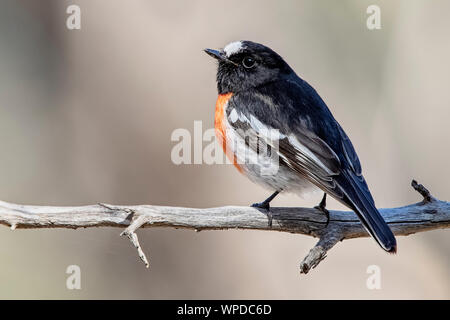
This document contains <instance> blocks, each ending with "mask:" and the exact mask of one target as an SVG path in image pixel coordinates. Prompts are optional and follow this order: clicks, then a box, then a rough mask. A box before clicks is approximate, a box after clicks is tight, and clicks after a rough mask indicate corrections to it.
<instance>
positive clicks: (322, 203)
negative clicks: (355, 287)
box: [314, 193, 330, 228]
mask: <svg viewBox="0 0 450 320" xmlns="http://www.w3.org/2000/svg"><path fill="white" fill-rule="evenodd" d="M326 206H327V194H326V193H324V194H323V198H322V201H320V203H319V205H318V206H315V207H314V208H315V209H317V210H320V211H322V212H323V213H325V216H326V217H327V223H326V224H325V228H326V227H328V223H329V222H330V212H329V211H328V210H327V208H325V207H326Z"/></svg>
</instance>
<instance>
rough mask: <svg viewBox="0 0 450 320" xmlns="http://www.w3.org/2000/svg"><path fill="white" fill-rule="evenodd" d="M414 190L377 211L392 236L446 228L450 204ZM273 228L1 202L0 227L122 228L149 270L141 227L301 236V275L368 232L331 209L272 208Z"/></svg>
mask: <svg viewBox="0 0 450 320" xmlns="http://www.w3.org/2000/svg"><path fill="white" fill-rule="evenodd" d="M411 185H412V187H413V188H414V189H415V190H416V191H417V192H419V193H420V194H421V195H422V196H423V201H421V202H418V203H415V204H411V205H408V206H403V207H398V208H387V209H380V213H381V214H382V215H383V217H384V219H385V220H386V222H387V223H388V224H389V226H390V227H391V229H392V231H393V232H394V233H395V234H396V235H409V234H412V233H416V232H422V231H428V230H433V229H444V228H449V227H450V203H449V202H446V201H440V200H438V199H436V198H434V197H433V196H432V195H431V194H430V192H429V191H428V190H427V189H426V188H425V187H424V186H422V185H420V184H418V183H417V182H416V181H414V180H413V181H412V184H411ZM271 212H272V216H273V221H274V223H273V225H272V227H269V226H268V223H267V217H266V216H265V215H263V214H262V213H261V212H259V210H258V209H256V208H251V207H235V206H227V207H217V208H207V209H195V208H182V207H165V206H152V205H135V206H115V205H108V204H97V205H90V206H80V207H54V206H30V205H19V204H13V203H8V202H3V201H0V224H3V225H7V226H10V227H11V229H12V230H14V229H17V228H73V229H76V228H80V227H83V228H90V227H125V230H124V231H123V232H122V233H121V235H125V236H127V237H128V238H129V239H130V241H131V242H132V244H133V245H134V246H135V247H136V249H137V250H138V254H139V257H140V258H141V260H142V261H143V262H144V263H145V265H146V267H148V266H149V263H148V260H147V258H146V256H145V254H144V252H143V250H142V249H141V246H140V244H139V241H138V238H137V235H136V230H137V229H139V228H145V227H173V228H188V229H195V230H197V231H200V230H222V229H254V230H272V231H282V232H290V233H298V234H304V235H308V236H312V237H316V238H319V241H318V242H317V244H316V245H315V246H314V247H313V248H312V249H311V250H310V251H309V253H308V254H307V256H306V257H305V258H304V259H303V261H302V262H301V263H300V272H301V273H305V274H306V273H308V272H309V271H310V270H311V269H312V268H315V267H316V266H317V265H318V264H319V263H320V262H321V261H322V260H323V259H324V258H325V257H326V254H327V252H328V251H329V250H330V249H331V248H332V247H333V246H334V245H335V244H336V243H338V242H339V241H342V240H345V239H352V238H359V237H367V236H369V235H368V233H367V232H366V230H365V229H364V228H363V226H362V225H361V223H360V222H359V220H358V218H357V217H356V215H355V214H354V213H353V212H351V211H334V210H330V211H329V216H330V219H329V221H328V223H327V218H326V216H325V214H324V213H323V212H322V211H320V210H318V209H316V208H271Z"/></svg>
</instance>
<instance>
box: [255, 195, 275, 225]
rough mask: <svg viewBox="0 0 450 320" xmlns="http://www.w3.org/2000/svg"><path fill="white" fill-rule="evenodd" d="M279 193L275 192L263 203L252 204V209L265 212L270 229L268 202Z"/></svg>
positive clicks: (270, 216)
mask: <svg viewBox="0 0 450 320" xmlns="http://www.w3.org/2000/svg"><path fill="white" fill-rule="evenodd" d="M280 192H281V190H280V191H278V190H277V191H275V192H274V193H273V194H272V195H271V196H270V197H268V198H267V199H266V200H264V201H263V202H258V203H254V204H252V207H253V208H259V209H264V210H267V213H266V215H267V219H268V220H269V221H268V225H269V227H272V212H270V201H272V200H273V199H274V198H275V197H276V196H277V195H278V194H279V193H280Z"/></svg>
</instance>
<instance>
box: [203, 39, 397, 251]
mask: <svg viewBox="0 0 450 320" xmlns="http://www.w3.org/2000/svg"><path fill="white" fill-rule="evenodd" d="M205 52H206V53H207V54H209V55H210V56H212V57H214V58H215V59H217V61H218V71H217V88H218V92H219V97H218V99H217V103H216V114H215V129H216V135H217V138H218V140H219V141H220V142H221V143H222V146H223V147H224V150H225V152H226V153H227V155H228V157H229V158H230V159H231V160H232V161H233V163H234V164H235V166H236V167H237V168H238V169H239V171H241V172H242V173H243V174H245V175H246V176H247V177H249V178H250V179H251V180H252V181H254V182H256V183H258V184H261V185H263V186H264V187H266V188H269V189H271V190H272V191H273V192H274V193H273V194H272V195H271V196H270V197H269V198H267V199H266V200H265V201H263V202H261V203H256V204H254V205H253V206H255V207H258V208H261V209H264V210H267V212H270V201H271V200H272V199H273V198H275V197H276V195H278V194H279V193H280V192H294V193H297V194H302V193H305V192H307V191H309V190H310V189H311V188H314V186H315V187H318V188H320V189H322V190H323V191H324V197H323V199H322V202H321V204H320V205H319V207H320V208H321V209H322V210H323V211H324V212H327V211H326V209H325V201H326V195H327V194H329V195H331V196H332V197H333V198H335V199H336V200H338V201H339V202H341V203H342V204H344V205H345V206H347V207H348V208H350V209H351V210H353V211H354V212H355V213H356V215H357V216H358V218H359V219H360V220H361V222H362V224H363V226H364V227H365V228H366V230H367V231H368V232H369V234H370V235H371V236H372V237H373V238H374V239H375V240H376V241H377V242H378V244H379V245H380V246H381V247H382V248H383V249H384V250H386V251H388V252H391V253H395V252H396V248H397V245H396V239H395V237H394V234H393V233H392V231H391V229H390V228H389V226H388V225H387V224H386V222H385V221H384V219H383V217H382V216H381V215H380V213H379V211H378V210H377V208H376V206H375V202H374V200H373V197H372V195H371V193H370V191H369V188H368V186H367V183H366V181H365V179H364V177H363V175H362V173H361V164H360V161H359V159H358V156H357V154H356V151H355V149H354V147H353V145H352V143H351V141H350V139H349V138H348V136H347V134H346V133H345V132H344V130H343V129H342V127H341V126H340V125H339V123H338V122H337V121H336V120H335V119H334V117H333V115H332V114H331V112H330V110H329V109H328V107H327V105H326V104H325V102H324V101H323V100H322V99H321V97H320V96H319V95H318V94H317V92H316V91H315V90H314V89H313V88H312V87H311V86H310V85H309V84H308V83H307V82H306V81H304V80H303V79H301V78H300V77H299V76H297V74H296V73H295V72H294V70H293V69H292V68H291V67H290V66H289V65H288V64H287V63H286V62H285V61H284V60H283V58H281V56H280V55H278V54H277V53H276V52H274V51H273V50H271V49H270V48H268V47H266V46H264V45H262V44H258V43H255V42H251V41H236V42H232V43H230V44H228V45H227V46H225V48H224V49H223V50H212V49H205ZM274 130H275V131H276V132H278V133H279V135H278V136H277V137H276V138H274V137H269V135H268V132H272V131H274ZM249 141H253V143H251V142H249ZM254 141H257V142H256V143H255V142H254ZM260 141H262V142H264V143H266V144H268V145H269V147H272V149H270V148H269V149H270V150H271V152H272V153H273V154H275V155H276V156H277V157H278V158H277V159H276V160H277V161H274V160H273V154H270V152H269V154H266V155H265V158H264V159H265V161H269V166H270V164H276V166H277V170H276V172H275V173H273V174H263V173H262V168H263V166H264V165H263V164H262V162H263V161H260V159H261V157H260V150H259V149H258V144H259V142H260ZM265 166H267V163H266V164H265Z"/></svg>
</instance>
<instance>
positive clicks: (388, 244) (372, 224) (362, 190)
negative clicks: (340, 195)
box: [339, 171, 397, 253]
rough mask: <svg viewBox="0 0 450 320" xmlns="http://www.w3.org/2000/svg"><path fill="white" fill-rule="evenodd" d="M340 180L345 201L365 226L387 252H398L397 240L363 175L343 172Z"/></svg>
mask: <svg viewBox="0 0 450 320" xmlns="http://www.w3.org/2000/svg"><path fill="white" fill-rule="evenodd" d="M341 177H342V178H343V179H340V180H341V181H339V184H340V186H341V187H342V189H343V190H344V191H345V196H344V202H345V203H346V204H347V205H348V206H349V207H350V208H351V209H352V210H353V211H355V213H356V215H357V216H358V218H359V219H360V220H361V222H362V224H363V225H364V227H365V228H366V229H367V231H368V232H369V233H370V235H371V236H372V237H373V238H374V239H375V240H376V241H377V242H378V244H379V245H380V246H381V247H382V248H383V249H384V250H386V251H387V252H390V253H396V252H397V241H396V240H395V236H394V234H393V233H392V231H391V229H390V228H389V226H388V225H387V223H386V222H385V221H384V219H383V217H382V216H381V214H380V213H379V212H378V210H377V208H376V207H375V202H374V201H373V198H372V195H371V194H370V191H369V189H368V187H367V184H366V182H365V180H364V178H363V177H362V176H356V175H355V174H354V173H353V172H348V171H347V172H343V174H342V175H341Z"/></svg>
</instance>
